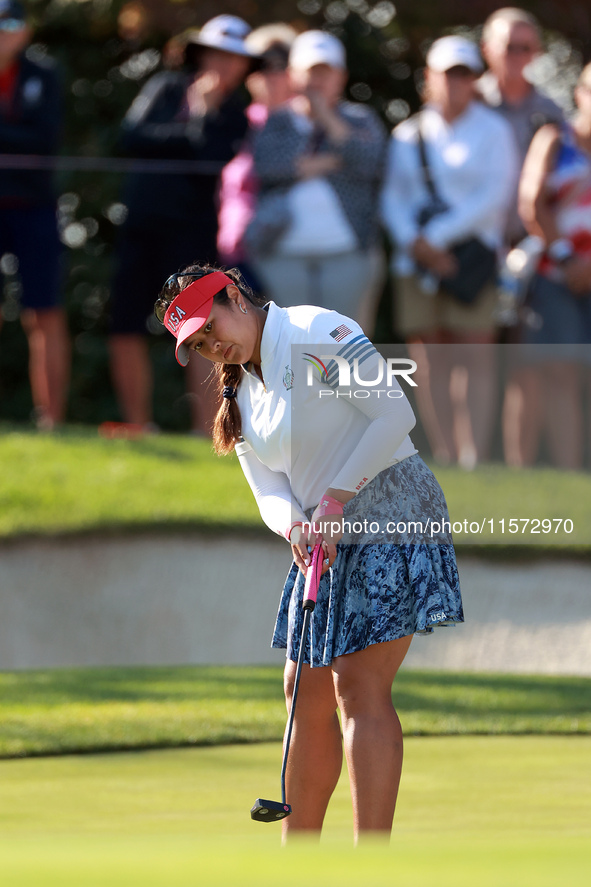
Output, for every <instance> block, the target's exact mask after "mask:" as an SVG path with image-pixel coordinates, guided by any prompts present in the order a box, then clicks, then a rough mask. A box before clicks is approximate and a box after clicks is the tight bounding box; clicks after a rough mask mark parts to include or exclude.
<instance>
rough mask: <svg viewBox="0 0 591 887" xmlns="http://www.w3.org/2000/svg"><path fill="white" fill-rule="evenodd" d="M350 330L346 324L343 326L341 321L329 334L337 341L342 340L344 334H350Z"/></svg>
mask: <svg viewBox="0 0 591 887" xmlns="http://www.w3.org/2000/svg"><path fill="white" fill-rule="evenodd" d="M352 332H353V330H350V329H349V327H348V326H345V324H344V323H342V324H341V325H340V326H338V327H337V328H336V330H333V331H332V333H330V335H331V336H332V338H333V339H336V341H337V342H342V340H343V339H344V338H345V337H346V336H350V335H351V333H352Z"/></svg>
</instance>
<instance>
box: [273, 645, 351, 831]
mask: <svg viewBox="0 0 591 887" xmlns="http://www.w3.org/2000/svg"><path fill="white" fill-rule="evenodd" d="M295 673H296V663H295V662H288V663H287V665H286V667H285V698H286V703H287V710H288V711H289V710H290V708H291V700H292V694H293V683H294V679H295ZM336 709H337V703H336V699H335V694H334V687H333V681H332V672H331V670H330V668H310V666H309V665H304V666H302V674H301V677H300V686H299V690H298V699H297V705H296V713H295V720H294V726H293V732H292V735H291V743H290V748H289V758H288V761H287V771H286V788H287V802H288V803H289V804H291V808H292V811H293V812H292V814H291V816H288V817H287V819H284V820H283V836H284V839H285V838H286V837H287V836H288V834H289V833H290V832H291V833H293V832H294V831H303V830H306V831H314V832H320V829H321V828H322V823H323V821H324V815H325V813H326V808H327V806H328V802H329V800H330V796H331V795H332V793H333V791H334V790H335V786H336V784H337V782H338V780H339V776H340V773H341V767H342V763H343V749H342V741H341V729H340V725H339V719H338V717H337V713H336Z"/></svg>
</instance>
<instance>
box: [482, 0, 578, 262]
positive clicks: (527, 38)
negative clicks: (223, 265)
mask: <svg viewBox="0 0 591 887" xmlns="http://www.w3.org/2000/svg"><path fill="white" fill-rule="evenodd" d="M541 52H542V35H541V32H540V26H539V24H538V21H537V19H536V18H535V16H533V15H531V13H529V12H526V11H525V10H523V9H517V8H515V7H505V8H504V9H497V10H496V12H493V14H492V15H490V16H489V17H488V18H487V20H486V21H485V23H484V27H483V29H482V55H483V56H484V59H485V61H486V63H487V64H488V67H489V70H488V71H487V72H486V73H485V74H483V76H482V77H481V78H480V80H479V81H478V83H477V89H478V91H479V93H480V95H481V96H482V98H483V99H484V101H485V102H486V104H487V105H488V106H489V107H490V108H494V109H495V110H496V111H498V112H499V113H500V114H502V115H503V117H504V118H505V120H506V121H507V122H508V123H509V124H511V127H512V129H513V134H514V136H515V139H516V142H517V147H518V150H519V159H520V165H523V161H524V160H525V155H526V154H527V150H528V148H529V146H530V142H531V140H532V139H533V137H534V135H535V133H536V132H537V130H538V129H539V128H540V127H541V126H543V125H544V124H545V123H556V124H561V123H562V121H563V120H564V114H563V112H562V109H561V108H559V107H558V105H557V104H555V102H553V101H552V99H551V98H549V96H546V95H543V94H542V93H540V92H538V90H537V89H536V88H535V86H534V85H533V84H532V83H531V81H530V80H528V77H527V68H528V65H531V63H532V61H533V60H534V59H535V58H536V57H537V56H539V55H540V53H541ZM506 236H507V243H508V244H510V245H512V246H513V245H515V244H516V243H517V242H518V241H519V240H521V239H522V237H524V236H525V230H524V228H523V223H522V222H521V219H520V218H519V213H518V212H517V187H516V188H515V195H514V200H513V205H512V207H511V212H510V214H509V219H508V224H507V234H506Z"/></svg>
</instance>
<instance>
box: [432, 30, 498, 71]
mask: <svg viewBox="0 0 591 887" xmlns="http://www.w3.org/2000/svg"><path fill="white" fill-rule="evenodd" d="M458 66H461V67H463V68H469V69H470V71H473V72H474V73H475V74H480V73H482V71H483V69H484V65H483V64H482V59H481V58H480V52H479V51H478V47H477V46H476V44H475V43H472V41H471V40H466V38H465V37H456V36H451V37H440V38H439V40H436V41H435V43H433V45H432V46H431V48H430V50H429V52H428V53H427V67H428V68H430V69H431V70H432V71H438V72H440V73H441V72H443V71H449V70H450V68H456V67H458Z"/></svg>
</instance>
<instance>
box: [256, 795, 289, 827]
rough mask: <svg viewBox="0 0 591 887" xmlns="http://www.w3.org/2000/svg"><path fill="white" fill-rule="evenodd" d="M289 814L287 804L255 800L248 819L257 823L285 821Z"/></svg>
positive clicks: (260, 799)
mask: <svg viewBox="0 0 591 887" xmlns="http://www.w3.org/2000/svg"><path fill="white" fill-rule="evenodd" d="M290 813H291V807H290V806H289V804H281V803H280V802H279V801H264V800H263V799H262V798H257V799H256V801H255V802H254V804H253V805H252V807H251V810H250V818H251V819H256V821H257V822H277V821H278V820H279V819H285V817H286V816H289V814H290Z"/></svg>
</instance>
